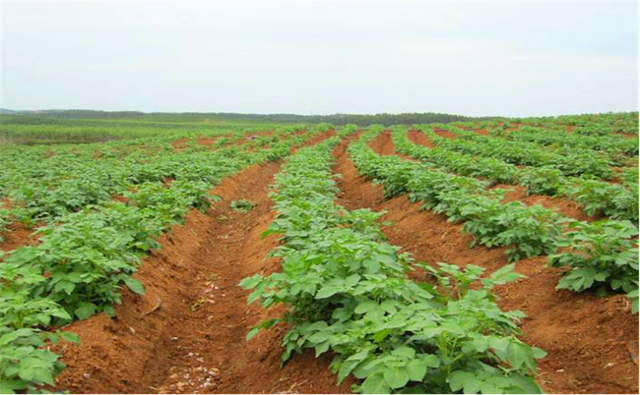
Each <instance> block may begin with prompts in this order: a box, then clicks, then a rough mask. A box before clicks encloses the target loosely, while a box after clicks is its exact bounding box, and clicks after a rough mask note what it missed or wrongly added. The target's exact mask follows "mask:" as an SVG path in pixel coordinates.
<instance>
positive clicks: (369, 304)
mask: <svg viewBox="0 0 640 395" xmlns="http://www.w3.org/2000/svg"><path fill="white" fill-rule="evenodd" d="M376 307H378V304H377V303H376V302H374V301H371V300H368V301H366V302H362V303H360V304H359V305H358V306H357V307H356V308H355V310H354V311H355V313H356V314H364V313H367V312H369V311H371V310H373V309H375V308H376Z"/></svg>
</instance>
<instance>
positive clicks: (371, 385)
mask: <svg viewBox="0 0 640 395" xmlns="http://www.w3.org/2000/svg"><path fill="white" fill-rule="evenodd" d="M390 390H391V388H389V385H387V382H386V381H385V379H384V377H383V375H382V373H374V374H372V375H371V376H369V377H367V379H366V380H365V381H364V382H363V383H362V392H363V393H365V394H388V393H390Z"/></svg>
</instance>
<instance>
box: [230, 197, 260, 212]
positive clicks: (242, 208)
mask: <svg viewBox="0 0 640 395" xmlns="http://www.w3.org/2000/svg"><path fill="white" fill-rule="evenodd" d="M255 206H256V205H255V203H253V202H252V201H250V200H247V199H239V200H234V201H232V202H231V209H232V210H233V211H239V212H241V213H248V212H249V211H251V210H253V208H254V207H255Z"/></svg>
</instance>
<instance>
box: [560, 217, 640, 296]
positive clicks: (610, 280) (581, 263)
mask: <svg viewBox="0 0 640 395" xmlns="http://www.w3.org/2000/svg"><path fill="white" fill-rule="evenodd" d="M569 229H570V230H569V231H568V232H567V233H566V237H565V238H563V239H561V240H560V241H559V242H558V247H560V248H561V251H560V252H559V253H557V254H553V255H550V256H549V263H550V264H551V265H552V266H557V267H564V266H569V267H570V268H571V270H569V271H568V272H567V273H566V274H565V275H564V276H563V277H562V279H561V280H560V282H559V284H558V288H559V289H570V290H572V291H576V292H580V291H584V290H587V289H590V288H598V289H599V291H600V292H606V290H607V289H612V290H617V291H623V292H626V293H629V292H633V291H634V290H637V289H638V248H637V241H635V240H632V239H631V238H632V237H634V236H637V235H638V229H637V228H636V227H635V226H634V224H632V223H631V222H629V221H611V220H604V221H598V222H594V223H591V224H587V223H584V222H577V221H576V222H572V223H570V224H569Z"/></svg>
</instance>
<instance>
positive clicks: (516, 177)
mask: <svg viewBox="0 0 640 395" xmlns="http://www.w3.org/2000/svg"><path fill="white" fill-rule="evenodd" d="M393 143H394V146H395V147H396V149H397V150H398V152H400V153H402V154H405V155H408V156H411V157H413V158H415V159H419V160H422V161H424V162H426V163H428V164H431V165H432V166H435V167H438V168H442V169H444V170H446V171H448V172H451V173H455V174H459V175H463V176H469V177H479V178H482V179H484V180H487V181H490V182H497V183H507V184H519V185H522V186H524V187H525V188H526V191H527V194H530V195H534V194H537V195H549V196H561V197H565V198H568V199H570V200H573V201H575V202H576V203H578V204H580V205H581V206H582V208H583V210H584V211H585V212H586V213H587V214H589V215H595V214H597V213H603V214H604V215H606V216H607V217H609V218H612V219H619V220H629V221H631V222H633V223H637V222H638V181H637V178H636V179H635V180H632V179H630V180H628V181H624V182H623V184H611V183H608V182H605V181H600V180H594V179H588V178H578V177H566V176H565V175H563V174H562V172H561V171H560V170H559V169H557V168H555V167H552V166H545V167H521V168H519V167H517V166H515V165H512V164H510V163H507V162H505V161H503V160H500V159H496V158H486V157H482V156H480V157H477V156H474V155H471V154H464V153H460V152H457V151H452V150H449V149H446V148H441V147H436V148H428V147H424V146H421V145H419V144H414V143H413V142H411V141H410V140H409V138H408V137H407V135H406V131H405V128H404V127H398V128H394V130H393Z"/></svg>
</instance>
